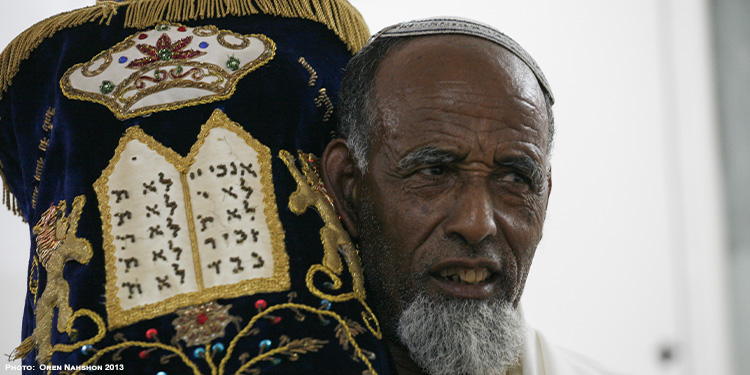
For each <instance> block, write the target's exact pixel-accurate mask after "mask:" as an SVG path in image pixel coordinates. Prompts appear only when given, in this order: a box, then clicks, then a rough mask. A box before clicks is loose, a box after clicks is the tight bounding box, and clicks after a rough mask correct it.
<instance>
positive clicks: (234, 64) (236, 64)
mask: <svg viewBox="0 0 750 375" xmlns="http://www.w3.org/2000/svg"><path fill="white" fill-rule="evenodd" d="M227 68H229V69H232V70H237V69H239V68H240V60H239V59H238V58H236V57H234V56H230V57H229V60H227Z"/></svg>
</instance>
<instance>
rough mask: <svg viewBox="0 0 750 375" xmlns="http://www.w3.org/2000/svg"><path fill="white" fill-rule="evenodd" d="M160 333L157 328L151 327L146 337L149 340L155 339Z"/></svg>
mask: <svg viewBox="0 0 750 375" xmlns="http://www.w3.org/2000/svg"><path fill="white" fill-rule="evenodd" d="M158 335H159V331H157V330H156V328H151V329H149V330H148V331H146V338H147V339H149V340H153V339H155V338H156V336H158Z"/></svg>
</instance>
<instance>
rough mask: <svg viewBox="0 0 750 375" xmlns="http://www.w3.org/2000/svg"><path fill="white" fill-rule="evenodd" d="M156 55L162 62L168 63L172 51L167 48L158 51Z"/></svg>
mask: <svg viewBox="0 0 750 375" xmlns="http://www.w3.org/2000/svg"><path fill="white" fill-rule="evenodd" d="M156 55H157V56H159V58H160V59H162V60H164V61H169V60H171V59H172V50H171V49H169V48H164V49H160V50H159V52H157V53H156Z"/></svg>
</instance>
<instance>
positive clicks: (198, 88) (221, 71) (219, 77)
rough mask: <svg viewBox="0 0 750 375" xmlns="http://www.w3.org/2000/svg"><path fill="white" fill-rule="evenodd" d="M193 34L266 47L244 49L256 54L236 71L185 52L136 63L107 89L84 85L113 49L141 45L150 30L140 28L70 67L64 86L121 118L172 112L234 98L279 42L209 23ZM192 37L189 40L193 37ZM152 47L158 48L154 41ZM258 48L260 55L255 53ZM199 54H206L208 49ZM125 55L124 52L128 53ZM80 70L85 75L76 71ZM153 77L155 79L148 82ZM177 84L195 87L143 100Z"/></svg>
mask: <svg viewBox="0 0 750 375" xmlns="http://www.w3.org/2000/svg"><path fill="white" fill-rule="evenodd" d="M163 25H165V26H168V27H184V26H182V25H180V24H167V23H165V24H163ZM149 32H150V31H149ZM164 32H165V31H161V30H158V29H157V30H156V31H154V32H153V33H152V34H153V35H159V33H161V35H162V36H168V35H167V34H166V33H164ZM193 34H194V35H196V36H201V37H204V36H213V35H214V34H218V35H217V37H216V42H217V43H218V45H221V46H223V47H224V48H227V49H230V50H245V49H247V48H248V47H249V46H250V44H251V42H252V41H253V40H254V41H255V43H261V44H262V45H263V49H262V50H261V51H256V50H254V49H249V50H246V51H245V52H246V53H248V54H249V55H248V57H247V58H250V56H253V58H252V59H251V60H248V61H244V62H242V65H240V63H239V61H238V63H237V66H236V68H233V69H232V70H231V71H227V70H225V67H222V66H220V65H217V64H216V62H207V61H200V60H194V59H195V58H197V57H198V56H201V55H197V56H193V57H185V58H184V59H183V58H180V59H171V58H167V59H166V60H165V61H162V60H159V59H158V58H155V57H154V59H155V61H153V62H150V63H147V64H144V65H143V66H140V65H138V66H136V71H134V72H132V73H130V72H128V73H127V77H126V78H124V79H123V80H122V81H120V82H112V81H109V80H107V81H103V82H106V83H107V85H108V87H106V90H105V89H103V88H100V89H99V90H94V91H91V90H92V89H91V88H90V87H89V88H86V89H84V87H88V86H86V85H87V84H88V85H90V82H89V83H87V81H85V80H84V79H85V78H84V77H88V78H92V79H93V77H95V76H98V75H100V74H102V73H103V72H104V71H105V70H107V68H109V67H110V65H111V63H112V54H113V53H117V52H122V51H125V50H127V49H128V48H132V47H133V46H135V45H136V42H135V39H136V38H138V37H139V36H141V35H147V34H146V32H138V33H136V34H133V35H131V36H129V37H128V38H126V39H125V40H124V41H122V42H120V43H118V44H117V45H115V46H114V47H112V48H110V49H109V50H106V51H103V52H101V53H99V54H98V55H97V56H95V57H94V58H93V59H91V60H90V61H89V62H86V63H81V64H77V65H75V66H73V67H72V68H70V69H68V70H67V71H66V72H65V74H64V75H63V77H62V79H61V80H60V87H61V88H62V91H63V94H65V96H66V97H68V98H71V99H78V100H86V101H91V102H94V103H99V104H102V105H104V106H106V107H107V108H109V109H110V110H111V111H112V112H113V113H114V115H115V116H116V117H117V118H118V119H121V120H122V119H128V118H132V117H136V116H143V115H147V114H149V113H154V112H160V111H170V110H175V109H179V108H183V107H187V106H194V105H199V104H206V103H211V102H214V101H218V100H224V99H227V98H229V97H231V96H232V95H233V94H234V91H235V89H236V85H237V82H239V80H241V79H242V78H243V77H244V76H246V75H247V74H249V73H250V72H252V71H254V70H256V69H257V68H259V67H261V66H263V65H264V64H266V63H267V62H268V61H270V60H271V59H273V57H274V55H275V53H276V44H275V43H274V42H273V41H272V40H271V39H269V38H267V37H266V36H265V35H261V34H251V35H241V34H238V33H234V32H231V31H227V30H218V29H216V28H215V27H207V26H204V27H201V28H199V29H198V30H193ZM227 37H232V38H235V39H238V40H239V41H240V42H239V43H237V44H235V43H231V42H229V41H228V40H227ZM188 38H192V37H188ZM188 38H185V39H186V40H190V39H188ZM175 43H178V42H175ZM204 43H205V42H204ZM196 44H198V43H196ZM149 47H150V48H155V47H154V46H149ZM182 47H183V48H185V47H186V46H184V45H183V46H182ZM175 48H176V47H175ZM256 48H257V47H256ZM256 52H257V53H258V55H254V54H255V53H256ZM195 53H197V52H195ZM200 53H201V54H205V52H200ZM256 56H257V57H256ZM122 58H125V57H124V56H123V57H122ZM133 62H135V60H133ZM96 63H99V64H100V66H99V67H97V68H96V69H95V70H89V69H90V67H91V66H93V65H94V64H96ZM131 64H132V63H131ZM128 67H129V65H128ZM112 69H113V70H116V71H117V70H120V71H121V73H122V72H124V71H125V70H126V67H124V66H118V67H113V68H112ZM79 70H80V72H81V74H82V76H83V77H80V76H76V73H77V72H78V71H79ZM110 75H111V73H110ZM152 76H154V77H152ZM112 79H114V78H112ZM118 79H120V78H118ZM149 82H151V83H153V84H149ZM172 89H193V91H191V93H190V94H189V95H187V96H185V95H182V96H181V95H177V96H176V97H177V98H181V99H173V100H174V101H166V100H169V99H166V98H160V99H158V100H157V101H156V102H154V103H145V102H142V100H144V99H145V98H147V97H149V96H152V95H157V94H159V93H162V92H164V91H167V90H172Z"/></svg>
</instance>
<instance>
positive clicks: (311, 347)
mask: <svg viewBox="0 0 750 375" xmlns="http://www.w3.org/2000/svg"><path fill="white" fill-rule="evenodd" d="M285 309H289V310H293V311H296V312H297V313H299V311H300V310H301V311H305V312H308V313H312V314H316V315H318V316H326V317H330V318H333V319H335V320H336V321H337V322H338V324H337V325H336V328H335V334H336V337H337V338H338V339H339V344H340V345H341V346H342V348H344V350H349V349H348V348H349V344H351V347H352V350H353V351H354V355H355V356H356V357H357V358H358V359H359V360H360V361H362V362H363V363H364V364H365V366H366V367H367V369H368V370H367V371H370V373H371V374H372V375H377V372H376V371H375V369H374V368H373V366H372V363H371V362H370V360H371V359H372V353H370V352H368V351H366V350H363V349H362V348H361V347H360V346H359V344H358V343H357V341H356V340H355V339H354V337H355V336H357V335H358V334H359V333H360V331H361V330H360V329H358V328H357V325H356V323H355V324H352V322H351V321H347V320H346V319H345V318H342V317H341V316H340V315H339V314H337V313H335V312H333V311H329V310H324V309H320V308H313V307H310V306H307V305H302V304H297V303H291V302H290V303H284V304H280V305H275V306H271V307H269V308H268V309H265V310H264V311H261V312H259V313H258V314H256V315H255V316H253V317H252V318H251V319H250V321H249V322H248V323H247V325H246V326H245V327H244V328H242V330H240V331H239V333H237V335H236V336H234V337H233V338H232V340H231V342H230V344H229V346H228V347H227V351H226V354H225V355H224V357H223V358H222V359H221V361H220V362H219V363H218V364H216V363H214V361H213V356H212V355H203V356H201V358H202V359H204V360H205V361H206V363H207V365H208V366H209V368H210V369H211V374H212V375H224V374H227V373H228V370H227V368H226V367H227V364H228V362H229V360H230V359H232V358H233V355H235V354H236V353H235V350H236V349H237V345H238V343H239V340H241V339H242V338H244V337H247V336H251V335H255V334H257V332H258V330H257V328H253V327H254V326H255V325H256V323H257V322H258V321H259V320H261V319H264V318H265V317H267V316H269V315H271V314H272V313H274V312H277V311H281V310H285ZM325 344H327V342H326V341H323V340H317V339H313V338H302V339H295V340H292V339H290V338H288V337H286V336H282V337H281V338H280V340H279V344H278V346H277V347H276V348H274V349H271V350H268V351H261V353H259V354H258V355H256V356H255V357H253V358H251V359H250V360H249V361H246V362H245V361H244V360H243V364H242V365H241V366H240V367H239V368H238V369H237V370H235V371H234V372H233V374H235V375H241V374H244V373H248V372H250V373H252V369H251V367H252V366H253V365H256V364H257V363H259V362H261V361H269V360H273V358H274V356H276V355H285V356H287V357H289V359H290V360H292V361H294V360H297V359H298V357H299V355H300V354H307V353H311V352H316V351H318V350H319V349H320V348H321V347H322V346H323V345H325ZM127 348H146V349H161V350H164V351H166V352H169V353H171V356H176V357H178V358H180V359H181V360H182V362H183V363H184V364H185V365H186V366H188V367H189V368H190V369H191V370H192V374H194V375H200V374H201V372H200V370H199V369H198V366H197V365H196V364H195V363H194V362H193V361H192V360H191V359H190V358H188V356H187V355H185V354H184V353H183V351H182V348H181V347H179V346H178V345H176V344H175V343H174V342H173V346H171V345H166V344H163V343H160V342H143V341H126V342H122V343H119V344H116V345H112V346H109V347H105V348H102V349H99V350H97V351H96V352H95V353H94V355H93V356H92V357H91V358H89V359H88V360H87V361H86V362H84V363H83V364H82V366H90V365H93V364H96V363H97V362H98V361H99V360H100V359H101V358H102V357H103V356H104V355H106V354H108V353H113V352H114V353H119V352H120V351H122V350H123V349H127ZM204 350H205V353H206V354H209V353H211V350H212V349H211V346H210V345H208V344H207V345H206V346H205V348H204ZM247 356H248V355H247V353H242V354H240V355H239V356H238V357H239V358H240V359H242V358H243V357H247ZM79 373H80V371H75V372H73V374H74V375H75V374H79Z"/></svg>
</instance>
